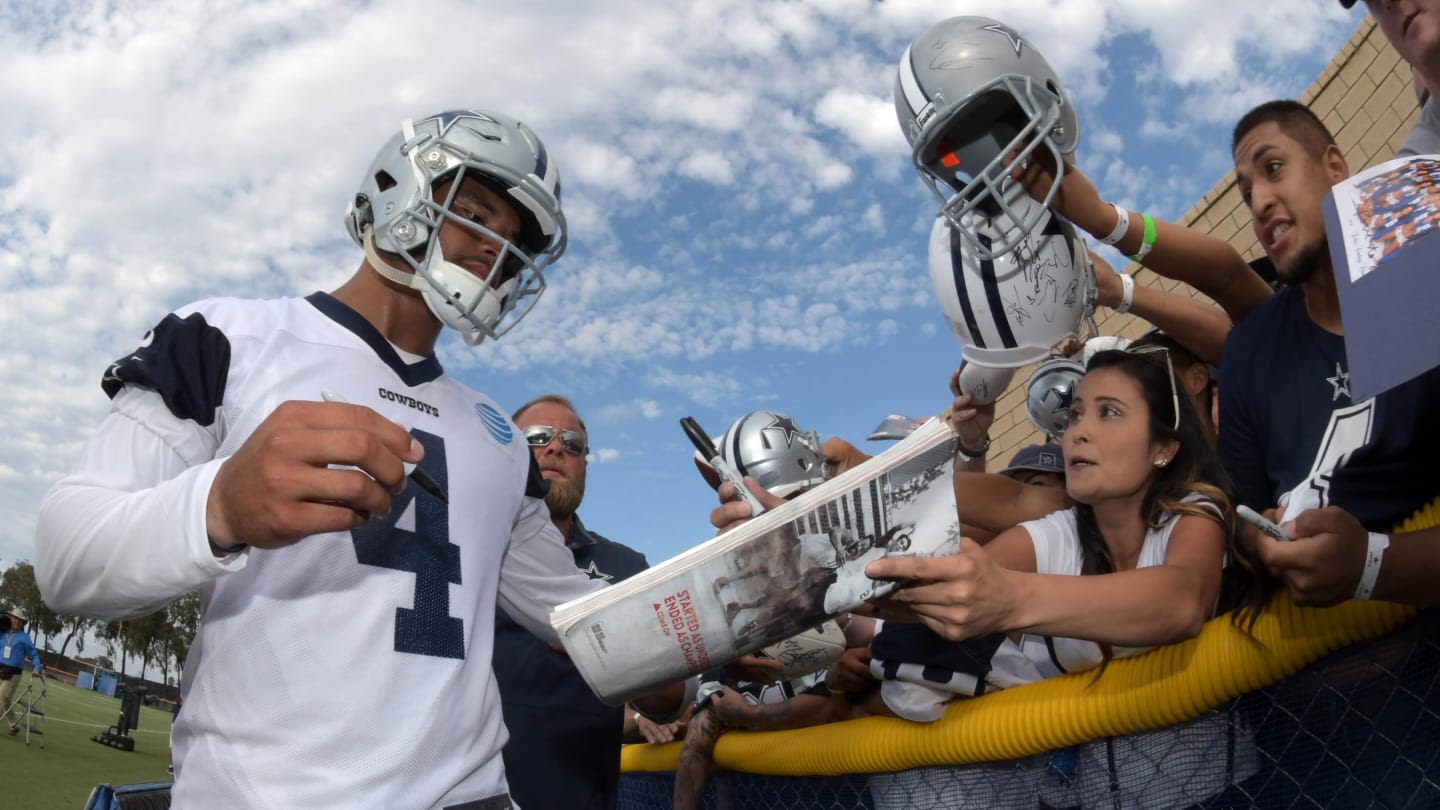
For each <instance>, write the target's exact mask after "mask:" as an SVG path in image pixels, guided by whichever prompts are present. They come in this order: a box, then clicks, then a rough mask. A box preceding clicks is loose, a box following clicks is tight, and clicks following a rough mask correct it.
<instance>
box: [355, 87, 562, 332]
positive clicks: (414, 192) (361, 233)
mask: <svg viewBox="0 0 1440 810" xmlns="http://www.w3.org/2000/svg"><path fill="white" fill-rule="evenodd" d="M472 179H473V180H478V181H479V182H480V183H481V184H482V185H484V186H485V187H486V188H488V189H489V190H491V191H493V192H494V193H495V194H497V195H498V196H499V197H500V198H501V199H502V200H504V202H505V203H507V204H509V205H510V206H511V207H512V208H513V209H514V211H515V214H516V215H517V216H518V217H519V220H520V223H521V225H520V229H519V233H518V234H517V235H516V236H515V238H513V239H507V238H505V237H504V236H502V235H500V234H498V233H496V232H495V231H493V230H491V229H490V228H489V227H486V225H485V224H482V223H481V222H476V221H475V220H474V218H472V217H469V216H463V215H461V214H459V213H457V212H456V209H455V200H456V197H457V195H458V194H459V193H460V191H461V189H462V187H463V186H464V185H465V184H466V183H467V181H469V180H472ZM447 183H448V188H445V184H447ZM442 191H443V192H444V193H443V195H441V194H440V192H442ZM437 197H440V199H437ZM447 223H451V224H453V225H455V226H457V227H462V228H465V229H468V230H470V231H471V232H472V233H473V234H474V235H475V236H478V237H480V238H483V239H485V240H488V241H490V242H492V243H494V244H495V245H496V246H497V249H498V255H497V256H496V258H495V260H494V262H493V266H492V272H490V273H489V274H488V275H487V276H486V278H484V279H482V278H480V277H479V276H477V275H475V274H474V273H471V272H470V271H468V270H466V269H465V268H463V267H461V266H459V265H456V264H454V263H452V262H450V261H447V260H446V257H445V255H444V251H443V250H442V249H441V246H440V232H441V229H442V227H443V226H444V225H446V224H447ZM346 226H347V229H348V230H349V232H350V235H351V237H352V238H353V239H355V241H356V242H357V243H359V244H360V245H361V246H363V247H364V248H365V252H366V257H367V259H368V260H369V263H370V265H371V266H372V267H373V268H374V269H375V270H376V272H378V273H379V274H380V275H382V276H384V277H385V278H387V279H390V280H391V281H393V282H396V283H398V284H401V285H404V286H407V287H410V288H413V289H416V290H418V291H419V292H420V294H421V296H422V298H423V299H424V300H425V303H426V304H427V305H428V307H429V308H430V311H431V312H432V313H433V314H434V315H435V317H436V318H438V319H439V320H440V321H441V322H442V323H444V324H445V325H446V326H449V327H451V328H453V329H456V330H457V331H459V332H460V333H461V336H462V337H463V338H464V340H465V342H466V343H468V344H470V345H475V344H477V343H479V342H481V341H482V340H484V339H485V338H486V337H492V338H494V337H499V336H500V335H502V334H504V333H505V332H507V331H509V330H510V329H511V328H512V327H514V325H515V324H516V323H518V322H519V321H520V320H521V319H522V318H523V317H524V316H525V315H526V314H527V313H528V312H529V311H530V308H531V307H532V306H534V304H535V302H536V301H537V300H538V299H539V296H540V294H541V293H542V292H543V291H544V289H545V276H544V269H545V268H546V267H547V266H549V265H550V264H551V263H553V262H554V261H555V260H556V259H558V258H559V257H560V255H561V254H562V253H564V251H565V246H566V226H565V217H564V214H563V212H562V211H561V209H560V178H559V172H558V171H557V170H556V169H555V166H554V164H553V162H552V161H551V160H550V159H549V156H548V154H547V152H546V151H545V147H544V144H542V143H541V142H540V139H539V138H538V137H537V136H536V135H535V133H534V132H533V131H531V130H530V128H529V127H528V126H526V125H525V124H523V123H521V122H519V121H518V120H515V119H513V118H509V117H507V116H504V115H500V114H498V113H490V112H482V111H478V110H462V111H455V112H446V113H441V114H439V115H435V116H431V117H430V118H426V119H424V120H422V121H420V122H418V123H411V122H410V121H408V120H407V121H405V122H404V123H403V124H402V125H401V131H400V132H399V133H397V134H396V135H394V136H392V137H391V138H390V140H389V141H387V142H386V144H385V145H384V146H383V147H382V148H381V149H380V152H379V154H377V155H376V157H375V159H374V161H373V162H372V164H371V166H370V168H369V169H368V170H367V171H366V173H365V176H364V177H363V179H362V180H361V183H360V188H359V190H358V191H357V192H356V195H355V199H354V202H353V203H352V204H351V206H350V209H349V211H348V212H347V215H346ZM377 251H384V252H385V253H387V254H389V255H391V256H394V257H398V258H399V259H400V261H402V262H403V263H404V265H405V266H406V268H408V271H407V270H402V269H400V268H396V267H394V266H393V264H392V263H391V262H387V261H386V260H385V258H383V257H381V256H379V255H378V254H377ZM496 270H498V271H499V272H495V271H496Z"/></svg>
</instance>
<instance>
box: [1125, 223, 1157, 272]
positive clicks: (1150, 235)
mask: <svg viewBox="0 0 1440 810" xmlns="http://www.w3.org/2000/svg"><path fill="white" fill-rule="evenodd" d="M1140 219H1142V220H1144V222H1145V236H1144V237H1142V238H1141V240H1140V249H1139V250H1137V251H1135V255H1133V256H1131V257H1130V260H1131V261H1136V262H1140V261H1144V260H1145V257H1146V256H1149V255H1150V250H1151V249H1152V248H1154V247H1155V220H1154V218H1153V217H1151V216H1150V215H1149V214H1141V215H1140Z"/></svg>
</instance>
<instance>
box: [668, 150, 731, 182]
mask: <svg viewBox="0 0 1440 810" xmlns="http://www.w3.org/2000/svg"><path fill="white" fill-rule="evenodd" d="M680 173H681V174H683V175H685V176H686V177H693V178H695V179H696V180H704V181H706V182H708V183H714V184H715V185H717V186H728V185H730V184H731V183H732V182H734V180H735V172H734V169H733V168H732V167H731V166H730V161H729V160H727V159H726V158H725V156H724V155H722V154H720V153H719V152H711V151H709V150H701V151H698V152H696V153H694V154H692V155H690V156H688V157H686V158H685V159H684V160H683V161H681V162H680Z"/></svg>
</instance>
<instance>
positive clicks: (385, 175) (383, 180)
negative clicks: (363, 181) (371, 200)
mask: <svg viewBox="0 0 1440 810" xmlns="http://www.w3.org/2000/svg"><path fill="white" fill-rule="evenodd" d="M396 185H398V184H397V183H396V182H395V178H394V177H391V176H390V173H389V172H387V171H384V170H381V171H378V172H375V187H376V188H378V189H380V190H381V191H389V190H390V189H392V188H394V187H395V186H396Z"/></svg>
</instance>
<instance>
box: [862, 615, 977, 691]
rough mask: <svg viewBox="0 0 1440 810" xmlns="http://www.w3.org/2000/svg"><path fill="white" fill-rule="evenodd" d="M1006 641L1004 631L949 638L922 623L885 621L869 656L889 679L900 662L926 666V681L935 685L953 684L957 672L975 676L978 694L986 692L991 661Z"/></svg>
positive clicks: (871, 643) (872, 644)
mask: <svg viewBox="0 0 1440 810" xmlns="http://www.w3.org/2000/svg"><path fill="white" fill-rule="evenodd" d="M1003 643H1005V634H1004V633H992V634H990V635H988V636H979V637H977V638H971V639H966V640H965V641H961V642H954V641H949V640H947V639H945V638H943V637H941V636H940V635H939V634H937V633H935V632H934V631H933V630H931V629H930V628H928V627H926V626H925V625H923V624H907V623H903V622H886V623H885V626H884V627H881V628H880V632H879V633H876V634H875V640H874V641H871V642H870V655H871V657H872V658H874V659H876V660H878V661H880V662H882V663H881V670H882V673H883V674H884V676H885V677H886V678H887V679H893V678H895V676H896V674H897V672H898V671H899V669H900V665H901V664H918V665H920V666H922V667H924V677H925V680H927V681H930V682H932V683H935V684H946V683H951V682H952V681H953V679H954V676H955V675H969V676H971V677H973V678H974V679H975V684H976V686H975V688H976V692H975V694H976V695H979V694H981V693H982V692H984V691H985V676H986V675H989V674H990V669H991V663H990V660H991V659H992V658H994V657H995V651H996V650H998V649H1000V645H1001V644H1003Z"/></svg>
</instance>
